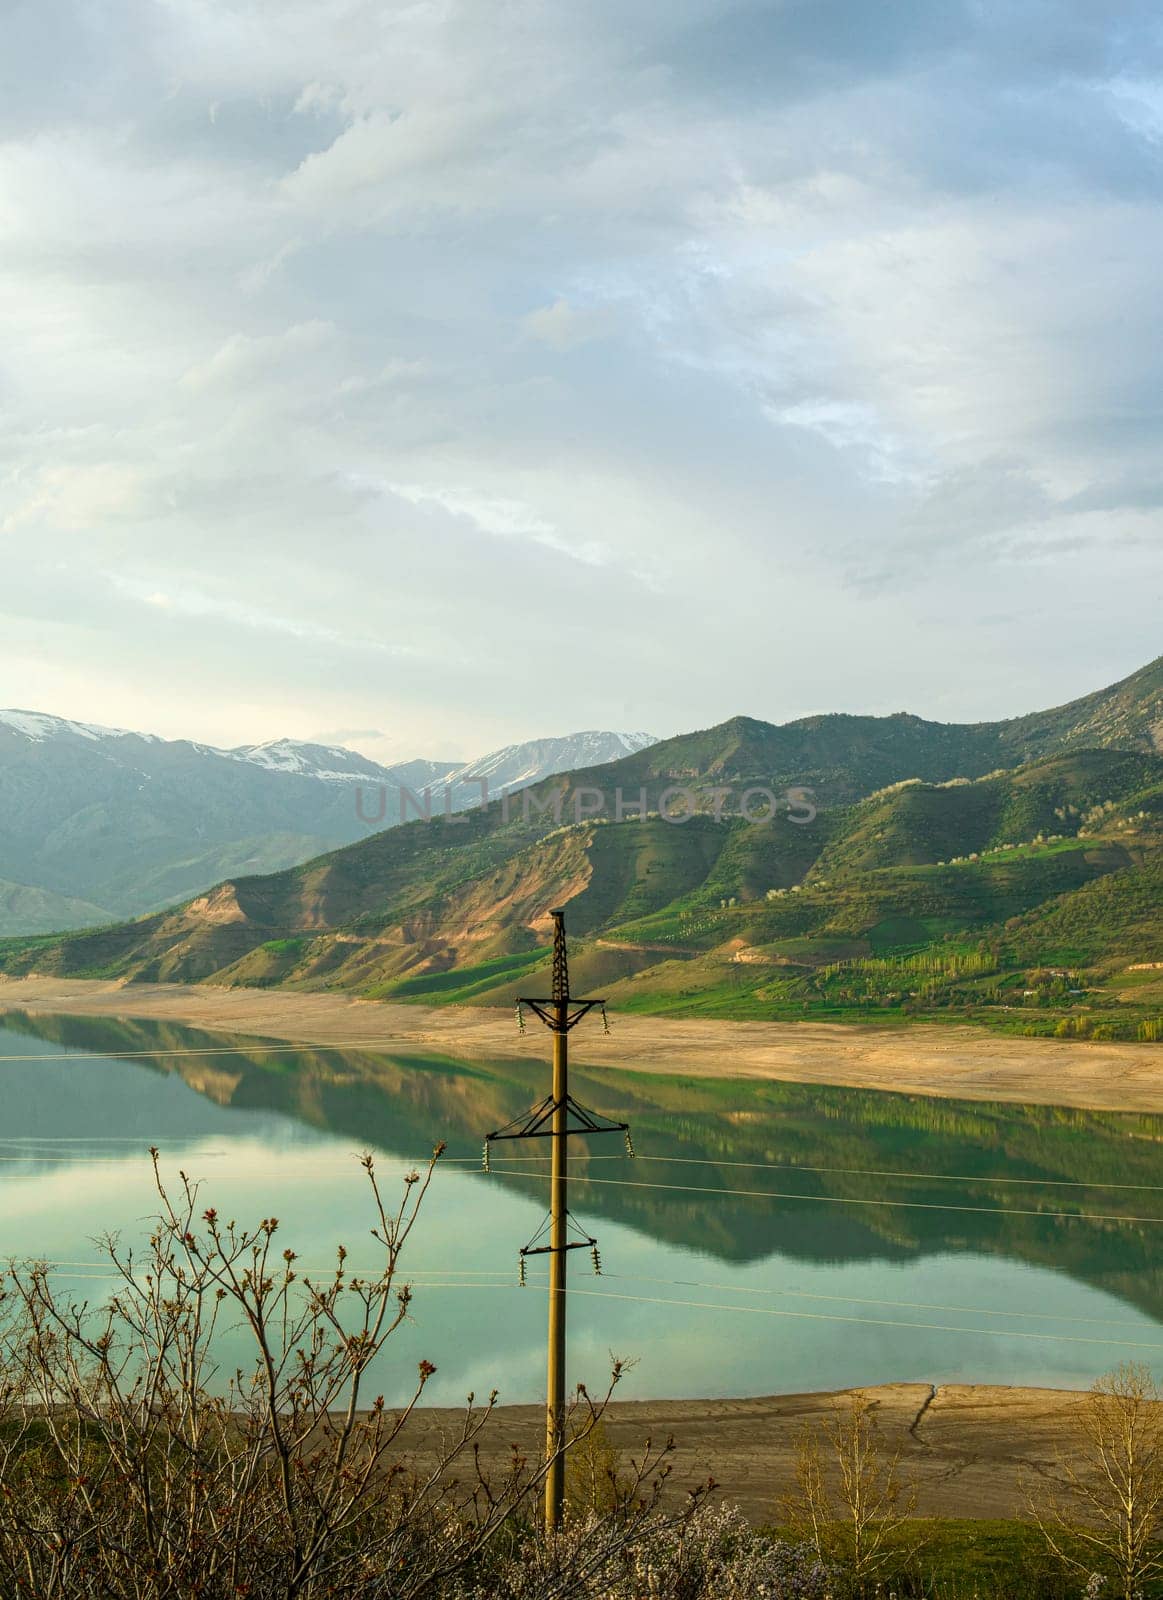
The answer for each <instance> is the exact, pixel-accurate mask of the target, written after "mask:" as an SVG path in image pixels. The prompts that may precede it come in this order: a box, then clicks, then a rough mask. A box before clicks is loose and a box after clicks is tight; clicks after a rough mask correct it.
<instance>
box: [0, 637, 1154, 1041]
mask: <svg viewBox="0 0 1163 1600" xmlns="http://www.w3.org/2000/svg"><path fill="white" fill-rule="evenodd" d="M1158 666H1159V664H1158V663H1156V664H1154V666H1152V667H1151V668H1148V669H1145V671H1144V673H1142V674H1138V675H1137V676H1136V679H1133V680H1127V683H1125V684H1123V685H1116V686H1115V688H1114V689H1113V690H1111V691H1107V692H1106V699H1105V700H1104V699H1103V697H1102V696H1090V697H1088V698H1087V699H1086V700H1085V701H1080V702H1077V703H1076V705H1075V706H1074V707H1067V708H1063V710H1062V711H1061V712H1059V713H1046V714H1044V715H1043V716H1042V717H1040V718H1039V719H1025V723H1028V724H1029V725H1030V726H1031V727H1032V726H1033V723H1034V722H1035V721H1037V723H1038V727H1039V728H1040V729H1041V733H1040V734H1039V735H1038V736H1039V737H1042V738H1048V737H1049V736H1050V735H1049V732H1048V731H1047V730H1050V729H1056V730H1057V735H1056V736H1060V737H1061V739H1062V741H1063V742H1064V749H1063V750H1062V751H1060V752H1058V753H1054V754H1051V755H1049V756H1045V757H1042V758H1040V759H1037V760H1031V761H1027V762H1025V763H1024V764H1021V765H1016V766H1011V767H1010V768H1009V769H999V768H998V767H997V765H996V763H997V758H998V753H999V748H1002V747H1004V745H1005V743H1006V741H1007V740H1012V738H1014V737H1016V735H1014V734H1013V733H1012V727H1016V726H1017V725H1016V724H1015V725H1012V726H1011V725H1007V724H995V725H984V724H983V725H981V726H980V727H977V728H970V729H967V728H958V727H950V726H945V725H941V724H935V723H926V722H923V721H922V720H921V719H919V718H914V717H908V716H904V715H898V716H894V717H887V718H871V717H868V718H863V717H849V716H843V717H840V716H837V717H823V718H813V719H808V721H805V722H799V723H794V724H789V725H787V726H786V727H782V728H778V727H774V726H771V725H769V724H766V723H761V722H756V721H754V720H752V719H749V718H743V717H738V718H733V719H731V720H730V721H728V722H726V723H723V724H720V725H719V726H718V727H716V728H711V729H706V730H701V731H699V732H696V733H693V734H689V735H683V736H680V737H677V738H673V739H668V740H664V741H662V742H661V743H658V744H654V745H652V746H650V747H648V748H643V749H638V750H634V751H632V752H631V753H630V754H628V755H626V756H624V757H623V758H622V759H621V760H618V761H615V762H611V763H608V764H606V765H602V766H597V767H590V768H585V769H582V770H580V771H575V772H571V773H565V774H562V775H560V776H556V777H553V778H551V779H549V780H547V781H546V782H545V783H543V784H542V785H541V786H540V788H539V789H538V790H537V791H536V792H534V793H531V792H530V791H529V790H525V791H523V792H522V793H521V794H518V795H516V796H513V797H511V798H510V799H509V800H507V801H505V802H495V801H494V802H493V803H491V804H490V805H488V806H487V807H484V808H479V807H478V808H476V809H473V810H470V811H467V812H465V813H463V814H461V815H457V816H441V815H434V816H433V817H432V818H431V820H428V821H425V820H417V821H414V822H410V823H407V824H405V825H403V826H400V827H396V828H391V829H387V830H385V831H382V832H380V833H378V834H375V835H374V836H372V837H371V838H368V839H364V840H362V841H360V842H359V843H356V844H352V845H349V846H347V847H345V848H343V849H340V850H337V851H335V852H333V853H331V854H328V855H323V856H320V857H317V858H315V859H313V860H310V861H308V862H305V863H303V864H302V865H296V866H293V867H291V868H289V869H286V870H282V871H277V872H274V873H267V874H265V875H263V874H259V875H249V876H243V877H234V878H227V879H226V880H225V881H223V882H221V883H220V884H219V885H218V886H217V887H216V888H215V889H213V890H211V891H209V892H207V893H205V894H202V895H199V896H197V897H195V898H194V899H193V900H190V901H188V902H187V903H186V904H184V905H182V906H179V907H176V908H175V909H173V910H170V911H162V912H158V913H156V914H153V915H151V916H147V917H144V918H141V919H139V920H137V921H133V922H129V923H122V924H119V925H114V926H111V927H110V926H107V927H103V928H97V929H94V930H92V931H82V932H78V933H76V934H72V935H68V936H64V937H32V938H27V939H20V940H10V941H7V942H6V943H4V944H0V969H2V970H4V971H7V972H11V973H24V972H29V971H34V970H35V971H39V972H52V973H61V974H73V975H78V976H79V975H100V976H113V977H122V978H127V979H130V980H133V979H138V980H179V981H186V982H198V981H205V980H212V981H213V982H215V983H220V984H222V983H224V984H252V985H253V984H260V985H266V984H288V985H293V986H296V987H301V988H339V989H343V990H349V991H352V992H355V993H359V994H364V995H368V996H373V997H387V996H394V997H399V998H403V999H407V998H412V997H415V998H420V997H424V998H442V999H446V1000H456V1001H464V1002H470V1003H488V1004H495V1003H498V1002H505V1003H507V1002H509V1001H511V1000H512V999H513V998H514V997H515V995H516V994H517V993H519V992H528V989H529V987H530V984H531V983H533V984H536V983H539V982H541V981H543V979H542V976H541V969H542V968H543V967H544V963H545V956H546V944H547V940H548V935H549V920H548V916H547V911H548V908H549V907H550V906H552V905H556V904H565V905H567V906H568V907H569V913H570V915H569V925H570V931H571V934H572V935H573V937H574V939H575V941H577V945H578V948H577V955H576V967H577V973H578V977H579V981H584V982H586V983H589V984H592V985H599V986H601V987H602V988H603V989H608V990H609V992H610V994H611V997H612V998H613V999H615V1000H616V1001H617V1003H618V1004H620V1005H623V1006H629V1007H632V1008H635V1009H647V1010H649V1009H666V1010H673V1009H679V1010H684V1009H685V1010H697V1011H705V1012H708V1013H711V1014H733V1015H748V1016H752V1015H753V1016H800V1015H805V1014H812V1015H817V1014H820V1015H825V1016H832V1015H834V1016H836V1017H839V1018H843V1017H846V1016H867V1015H869V1014H870V1013H871V1014H877V1015H883V1016H885V1017H886V1018H887V1019H889V1020H891V1019H892V1017H894V1016H900V1017H905V1016H909V1015H916V1014H925V1015H929V1014H938V1013H940V1014H944V1015H960V1016H965V1015H973V1016H979V1015H980V1016H983V1017H985V1018H986V1020H992V1021H995V1022H998V1023H1000V1024H1002V1025H1005V1026H1021V1027H1024V1028H1030V1027H1033V1028H1035V1029H1037V1028H1040V1027H1041V1028H1045V1027H1048V1026H1053V1027H1057V1026H1058V1025H1059V1024H1061V1023H1063V1022H1065V1023H1067V1024H1069V1026H1071V1027H1074V1028H1076V1029H1077V1030H1079V1031H1083V1032H1085V1031H1087V1029H1090V1028H1093V1027H1098V1028H1099V1029H1105V1030H1107V1032H1108V1036H1114V1037H1120V1036H1123V1033H1120V1031H1119V1030H1123V1032H1124V1033H1125V1034H1126V1035H1127V1036H1137V1035H1138V1034H1139V1033H1140V1032H1141V1031H1142V1030H1146V1032H1144V1033H1143V1036H1144V1037H1147V1036H1150V1030H1151V1028H1152V1027H1153V1026H1154V1025H1155V1021H1156V1019H1157V1018H1158V1016H1159V1014H1160V1013H1161V1012H1163V976H1161V975H1160V972H1157V971H1156V970H1155V969H1154V968H1153V967H1152V966H1151V965H1150V963H1152V962H1155V961H1163V924H1161V919H1160V918H1159V916H1158V912H1157V907H1158V905H1159V898H1158V892H1157V891H1158V888H1159V885H1160V864H1161V862H1163V756H1161V755H1159V754H1157V753H1154V752H1149V751H1148V750H1146V749H1145V748H1143V741H1144V739H1145V738H1146V737H1147V734H1148V732H1149V727H1150V726H1153V724H1150V722H1149V719H1150V717H1152V716H1153V715H1154V706H1155V702H1154V700H1153V699H1152V696H1153V695H1154V694H1155V688H1154V685H1155V684H1157V682H1158V679H1159V674H1158ZM1128 685H1132V688H1128ZM1079 707H1081V708H1082V710H1081V711H1079V709H1078V708H1079ZM1100 724H1101V729H1105V731H1106V733H1107V734H1108V735H1110V736H1111V737H1119V738H1126V739H1127V741H1128V743H1129V744H1130V745H1131V746H1132V747H1131V748H1128V749H1120V748H1104V747H1096V748H1090V747H1084V746H1078V745H1077V744H1076V743H1075V742H1074V740H1075V735H1076V733H1077V731H1078V729H1079V728H1081V727H1084V726H1085V727H1087V728H1090V729H1091V730H1092V731H1096V732H1097V731H1101V729H1100V726H1099V725H1100ZM1023 725H1024V724H1023ZM1007 729H1009V730H1010V731H1008V732H1007ZM1022 737H1023V738H1030V737H1033V735H1032V734H1031V733H1029V731H1028V729H1027V732H1026V733H1023V734H1022ZM797 763H802V765H797ZM967 767H968V768H970V769H971V770H969V771H967V770H966V769H967ZM973 768H981V769H982V771H981V772H979V773H974V772H973V770H972V769H973ZM805 774H806V776H805ZM881 778H887V779H888V782H887V784H883V785H880V784H878V783H877V782H876V781H875V780H879V779H881ZM809 780H811V781H809ZM676 787H681V788H685V789H687V790H690V791H691V792H692V793H691V795H690V796H689V797H688V799H686V800H684V801H679V802H677V809H678V811H680V812H681V811H683V810H684V809H685V808H686V807H687V806H688V805H692V804H693V805H694V806H695V808H696V812H697V814H694V815H691V816H689V817H686V818H685V820H679V821H676V820H673V817H674V812H675V806H676V802H675V800H674V796H673V795H671V796H670V797H667V796H666V794H665V791H666V790H668V789H669V790H675V789H676ZM748 788H753V789H757V790H759V789H762V790H763V794H762V795H760V797H759V799H758V800H753V803H752V804H753V810H752V814H754V809H755V807H757V808H758V812H759V814H760V815H763V814H764V813H765V809H766V806H767V804H768V801H767V800H766V798H765V796H766V794H767V791H768V790H770V791H773V792H774V794H775V795H776V796H777V797H778V800H777V810H776V814H775V816H774V818H773V819H772V820H770V821H768V822H765V823H761V822H755V821H753V820H748V819H747V817H745V816H744V815H743V814H742V812H743V810H744V809H745V807H746V805H747V804H748V802H746V801H745V799H744V796H745V791H746V790H747V789H748ZM870 791H871V792H870ZM619 794H621V796H622V804H623V811H624V815H623V818H622V820H618V815H617V807H618V795H619ZM862 795H863V796H866V798H861V796H862ZM663 802H665V805H666V809H667V811H668V813H670V816H669V817H668V816H661V815H659V814H658V811H659V806H660V803H663ZM643 803H644V806H645V810H646V812H647V813H648V814H647V815H644V816H639V815H636V814H635V812H636V810H637V808H639V806H640V805H642V804H643ZM1043 969H1055V970H1053V971H1049V972H1046V971H1043ZM1067 969H1069V970H1067ZM1128 969H1134V970H1133V971H1132V970H1128ZM1033 1013H1037V1014H1036V1015H1034V1014H1033ZM1043 1013H1044V1014H1043ZM1100 1013H1101V1015H1100ZM1107 1013H1109V1015H1108V1014H1107ZM1160 1031H1161V1032H1163V1026H1161V1028H1160Z"/></svg>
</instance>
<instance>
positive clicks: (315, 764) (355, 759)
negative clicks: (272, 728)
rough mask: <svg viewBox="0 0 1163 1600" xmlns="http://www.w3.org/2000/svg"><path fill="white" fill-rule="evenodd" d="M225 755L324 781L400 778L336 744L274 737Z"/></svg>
mask: <svg viewBox="0 0 1163 1600" xmlns="http://www.w3.org/2000/svg"><path fill="white" fill-rule="evenodd" d="M222 754H223V755H227V756H232V757H233V758H234V760H236V761H249V762H251V763H252V765H254V766H256V767H265V768H266V770H267V771H268V772H291V773H294V774H296V775H297V776H298V777H301V778H319V779H321V780H322V782H324V783H391V784H395V783H396V782H397V780H396V779H395V778H393V775H392V772H391V770H390V769H389V768H387V767H381V766H380V764H379V762H378V761H373V760H372V759H371V758H370V756H361V755H360V753H359V751H358V750H346V749H344V747H343V746H342V745H335V744H302V743H299V742H297V741H296V740H294V739H271V740H270V741H269V742H268V743H267V744H243V745H239V746H238V747H237V748H236V749H233V750H224V751H223V752H222Z"/></svg>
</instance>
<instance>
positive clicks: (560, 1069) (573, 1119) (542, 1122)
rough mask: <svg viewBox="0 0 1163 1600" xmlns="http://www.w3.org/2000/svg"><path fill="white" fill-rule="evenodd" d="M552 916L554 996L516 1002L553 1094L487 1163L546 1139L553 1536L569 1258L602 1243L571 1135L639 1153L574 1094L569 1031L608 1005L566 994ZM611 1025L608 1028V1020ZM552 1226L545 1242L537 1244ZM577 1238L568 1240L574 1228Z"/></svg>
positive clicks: (492, 1139)
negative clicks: (535, 1028) (575, 1173)
mask: <svg viewBox="0 0 1163 1600" xmlns="http://www.w3.org/2000/svg"><path fill="white" fill-rule="evenodd" d="M549 915H550V916H551V917H552V918H553V981H552V990H553V992H552V994H551V995H549V996H548V998H546V997H544V996H534V997H530V996H522V997H521V998H520V999H519V1000H518V1001H517V1020H518V1024H519V1025H520V1027H521V1029H522V1032H523V1031H524V1016H523V1008H524V1007H525V1006H528V1007H529V1009H530V1011H532V1012H534V1014H535V1015H536V1016H537V1017H538V1018H539V1019H540V1020H541V1021H542V1022H543V1023H544V1024H545V1026H546V1027H547V1028H548V1029H549V1031H550V1032H551V1033H552V1035H553V1092H552V1094H550V1095H549V1096H548V1098H547V1099H545V1100H542V1101H541V1102H540V1103H539V1104H538V1105H535V1106H534V1107H533V1109H532V1110H531V1111H529V1112H527V1113H526V1114H525V1115H524V1116H523V1117H518V1118H516V1119H515V1121H513V1122H510V1123H508V1124H506V1126H505V1127H503V1128H498V1129H497V1131H496V1132H495V1133H490V1134H489V1135H488V1136H487V1138H486V1139H485V1170H486V1171H487V1170H488V1167H489V1146H490V1145H492V1144H494V1143H496V1142H497V1141H498V1140H501V1139H545V1138H548V1140H549V1152H550V1174H549V1215H548V1217H547V1218H546V1221H545V1223H543V1224H542V1226H541V1228H539V1229H538V1231H537V1233H535V1234H534V1236H533V1238H532V1239H531V1240H530V1241H529V1243H528V1244H527V1245H525V1246H523V1247H522V1249H521V1252H520V1259H521V1282H522V1283H524V1282H525V1262H526V1259H527V1258H528V1257H529V1256H538V1255H547V1256H548V1257H549V1341H548V1346H549V1348H548V1368H547V1383H546V1407H545V1462H546V1471H545V1531H546V1533H548V1534H554V1533H556V1532H557V1530H558V1528H559V1527H560V1526H561V1512H562V1503H563V1500H564V1494H565V1445H566V1438H565V1419H566V1402H565V1296H566V1255H567V1252H568V1251H570V1250H587V1249H588V1250H589V1251H590V1253H591V1256H592V1258H593V1263H594V1271H595V1272H601V1270H602V1264H601V1256H600V1255H599V1253H598V1242H597V1240H596V1239H593V1238H591V1237H590V1235H589V1234H587V1233H585V1232H584V1231H583V1230H582V1229H581V1228H579V1227H578V1226H577V1224H576V1223H575V1222H574V1221H573V1219H572V1217H571V1216H570V1214H569V1207H568V1204H567V1191H568V1184H569V1139H570V1136H571V1135H572V1134H579V1133H581V1134H589V1133H621V1134H624V1135H625V1138H626V1149H627V1152H628V1154H630V1155H633V1154H634V1146H633V1144H632V1142H631V1139H630V1128H629V1125H628V1124H627V1123H625V1122H611V1121H610V1120H609V1119H608V1118H606V1117H601V1116H598V1115H597V1113H596V1112H593V1111H589V1110H587V1108H586V1107H585V1106H582V1105H579V1104H578V1102H577V1101H576V1100H574V1099H573V1097H572V1096H571V1094H570V1092H569V1035H570V1031H571V1030H572V1029H573V1028H575V1027H576V1026H577V1024H578V1023H579V1022H580V1021H581V1020H582V1018H583V1017H584V1016H586V1015H587V1014H588V1013H589V1012H590V1011H592V1010H593V1009H594V1007H595V1006H599V1007H601V1012H602V1020H603V1022H605V1017H606V1002H605V1001H604V1000H600V999H592V1000H580V999H578V998H576V997H575V996H574V995H571V994H570V992H569V962H568V958H567V953H566V946H565V912H564V911H562V910H560V909H555V910H553V911H551V912H550V913H549ZM607 1026H608V1025H607ZM546 1225H548V1231H549V1242H548V1244H542V1245H539V1244H538V1242H537V1241H538V1239H540V1238H541V1236H542V1234H543V1233H544V1231H545V1228H546ZM571 1227H572V1228H573V1231H574V1232H575V1233H576V1234H577V1235H578V1237H577V1238H574V1239H571V1238H570V1237H569V1231H570V1228H571Z"/></svg>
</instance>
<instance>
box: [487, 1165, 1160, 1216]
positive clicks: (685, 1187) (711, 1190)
mask: <svg viewBox="0 0 1163 1600" xmlns="http://www.w3.org/2000/svg"><path fill="white" fill-rule="evenodd" d="M493 1171H494V1172H496V1173H498V1174H501V1175H505V1171H506V1169H505V1168H504V1167H494V1168H493ZM508 1176H510V1177H514V1178H519V1177H530V1178H548V1177H549V1174H548V1173H545V1172H530V1173H520V1172H513V1173H509V1174H508ZM567 1182H569V1183H591V1184H601V1185H602V1186H603V1187H616V1188H620V1189H659V1190H666V1191H669V1192H673V1193H677V1194H714V1195H726V1196H731V1197H738V1198H741V1199H745V1200H803V1201H806V1202H808V1203H809V1204H819V1205H834V1206H877V1207H884V1208H887V1209H890V1210H897V1211H900V1210H904V1211H960V1212H968V1213H971V1214H973V1215H975V1216H987V1217H1044V1218H1047V1219H1050V1220H1053V1219H1058V1220H1061V1221H1064V1222H1133V1223H1156V1224H1160V1223H1163V1217H1132V1216H1120V1215H1117V1214H1115V1213H1111V1214H1107V1213H1106V1212H1102V1211H1039V1210H1038V1209H1037V1208H1033V1209H1028V1210H1027V1209H1019V1208H1018V1207H1016V1206H967V1205H952V1204H949V1203H946V1202H943V1201H938V1200H881V1199H876V1198H873V1199H863V1200H862V1199H860V1198H858V1197H851V1196H848V1195H839V1194H803V1193H799V1192H797V1191H795V1190H785V1189H726V1188H716V1187H711V1186H708V1185H706V1184H690V1183H647V1182H644V1181H643V1180H642V1179H635V1178H591V1177H589V1176H588V1175H586V1174H582V1173H570V1174H569V1175H568V1177H567Z"/></svg>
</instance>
